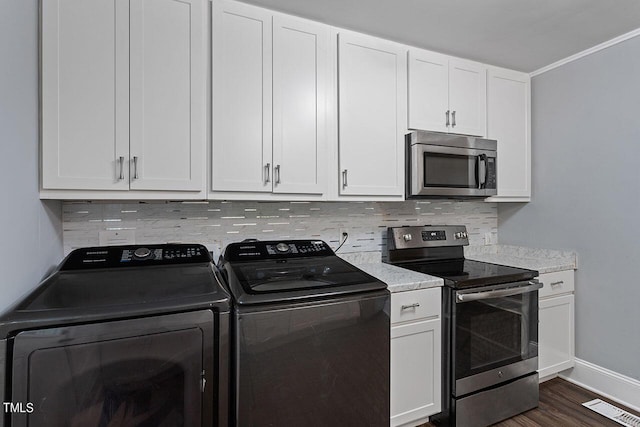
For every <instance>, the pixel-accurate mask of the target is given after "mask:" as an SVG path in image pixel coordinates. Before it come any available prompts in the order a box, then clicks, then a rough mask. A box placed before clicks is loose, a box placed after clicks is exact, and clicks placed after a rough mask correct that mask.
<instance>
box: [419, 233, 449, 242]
mask: <svg viewBox="0 0 640 427" xmlns="http://www.w3.org/2000/svg"><path fill="white" fill-rule="evenodd" d="M432 240H447V234H446V233H445V232H444V230H438V231H423V232H422V241H424V242H430V241H432Z"/></svg>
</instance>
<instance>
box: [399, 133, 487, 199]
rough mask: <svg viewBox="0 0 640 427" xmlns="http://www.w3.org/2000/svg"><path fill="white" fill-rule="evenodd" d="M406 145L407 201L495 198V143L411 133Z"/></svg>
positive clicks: (476, 139) (446, 135)
mask: <svg viewBox="0 0 640 427" xmlns="http://www.w3.org/2000/svg"><path fill="white" fill-rule="evenodd" d="M406 143H407V165H406V166H407V179H406V196H407V198H418V197H456V198H458V197H460V198H463V197H489V196H494V195H496V194H497V170H496V168H497V162H498V155H497V145H498V144H497V141H495V140H491V139H483V138H476V137H472V136H465V135H454V134H447V133H438V132H428V131H421V130H418V131H413V132H411V133H409V134H407V136H406Z"/></svg>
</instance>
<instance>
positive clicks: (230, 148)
mask: <svg viewBox="0 0 640 427" xmlns="http://www.w3.org/2000/svg"><path fill="white" fill-rule="evenodd" d="M213 7H214V10H213V24H212V25H213V44H212V46H213V141H212V144H213V149H212V156H213V159H212V160H213V161H212V179H213V182H212V184H213V186H212V188H213V190H217V191H252V192H254V191H258V192H259V191H269V192H270V191H271V189H272V184H271V171H272V163H273V162H272V160H271V141H272V140H271V138H272V135H271V93H272V92H271V63H272V61H271V13H270V12H269V11H267V10H264V9H261V8H256V7H252V6H248V5H244V4H241V3H235V2H228V1H218V2H214V3H213Z"/></svg>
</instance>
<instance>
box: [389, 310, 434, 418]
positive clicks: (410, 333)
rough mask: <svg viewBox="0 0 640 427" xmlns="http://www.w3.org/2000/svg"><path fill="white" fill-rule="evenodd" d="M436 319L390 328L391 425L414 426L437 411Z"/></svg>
mask: <svg viewBox="0 0 640 427" xmlns="http://www.w3.org/2000/svg"><path fill="white" fill-rule="evenodd" d="M440 328H441V322H440V319H434V320H427V321H421V322H414V323H408V324H405V325H399V326H393V327H392V328H391V425H392V426H401V425H417V424H421V423H423V422H426V421H427V417H429V416H430V415H433V414H436V413H438V412H440V410H441V404H442V402H441V401H442V396H441V390H440V387H441V375H440V366H441V365H440V364H441V332H440Z"/></svg>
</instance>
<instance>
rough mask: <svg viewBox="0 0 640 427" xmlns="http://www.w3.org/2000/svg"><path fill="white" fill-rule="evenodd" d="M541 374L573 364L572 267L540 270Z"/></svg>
mask: <svg viewBox="0 0 640 427" xmlns="http://www.w3.org/2000/svg"><path fill="white" fill-rule="evenodd" d="M539 280H540V281H541V282H542V283H543V284H544V286H543V288H542V289H541V290H540V292H539V297H540V301H539V304H540V305H539V325H538V341H539V348H538V374H539V376H540V378H546V377H549V376H553V375H556V374H558V373H559V372H560V371H563V370H565V369H569V368H571V367H573V366H574V363H575V362H574V356H575V353H574V343H575V339H574V273H573V270H569V271H559V272H555V273H546V274H541V275H540V277H539Z"/></svg>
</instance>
